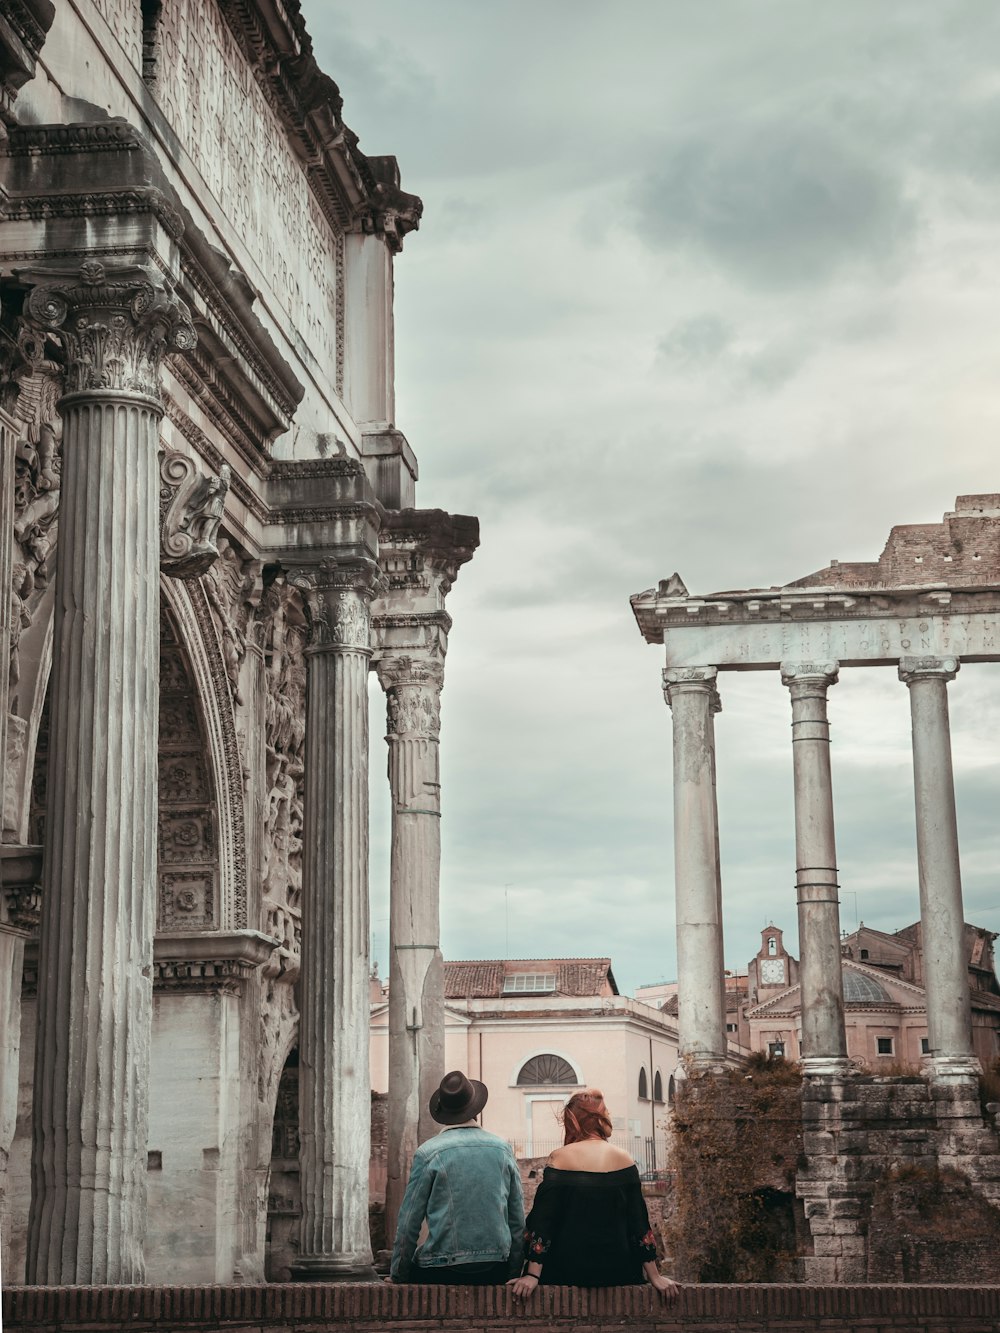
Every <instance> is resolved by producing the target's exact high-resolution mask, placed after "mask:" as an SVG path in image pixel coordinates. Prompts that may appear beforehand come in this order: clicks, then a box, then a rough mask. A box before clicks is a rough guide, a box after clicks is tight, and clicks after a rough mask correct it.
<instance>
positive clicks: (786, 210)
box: [635, 115, 918, 287]
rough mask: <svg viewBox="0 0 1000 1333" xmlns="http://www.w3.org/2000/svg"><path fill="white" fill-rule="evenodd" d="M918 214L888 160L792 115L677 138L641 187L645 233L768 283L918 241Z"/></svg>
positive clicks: (639, 218)
mask: <svg viewBox="0 0 1000 1333" xmlns="http://www.w3.org/2000/svg"><path fill="white" fill-rule="evenodd" d="M917 217H918V213H917V209H916V206H915V204H914V202H913V201H912V200H910V199H908V198H907V197H906V194H905V191H904V188H903V184H902V182H901V181H900V179H899V178H898V176H897V175H896V174H895V173H894V172H893V171H892V170H891V168H890V167H889V166H888V165H887V164H886V163H885V162H884V161H880V160H878V159H875V160H872V159H871V158H869V157H866V156H865V155H863V154H862V153H861V152H859V151H857V150H856V149H855V148H853V147H852V146H851V145H849V144H847V143H844V142H840V141H838V139H837V138H836V136H835V135H834V134H833V133H832V132H831V131H830V130H829V129H827V128H826V127H824V126H822V125H816V124H810V123H809V122H808V121H800V120H793V121H789V120H787V119H786V118H785V116H784V115H782V116H779V117H761V116H756V117H755V116H750V117H747V118H746V119H744V120H742V121H741V122H738V123H733V122H732V121H727V122H726V123H725V124H724V125H723V126H722V127H717V128H716V131H715V133H714V134H709V133H706V132H702V133H701V134H697V133H694V132H692V133H691V134H689V135H688V136H686V137H684V138H679V139H668V140H667V141H666V142H665V143H664V145H663V154H662V158H661V160H660V161H659V163H658V164H657V167H656V169H655V170H654V171H652V172H650V173H649V174H648V175H646V176H645V177H644V178H643V179H642V180H641V182H640V183H639V184H638V186H637V188H636V192H635V226H636V231H637V233H638V235H639V236H640V237H641V238H642V239H643V240H644V241H645V242H647V243H648V244H650V245H652V246H654V247H657V248H661V249H674V248H678V247H679V248H682V249H684V250H686V251H688V252H692V253H695V254H699V255H701V256H702V257H704V258H707V259H708V260H710V261H714V262H716V263H718V264H721V265H723V266H724V267H725V268H726V269H727V270H728V271H729V272H730V273H732V274H734V275H735V276H737V277H738V278H739V279H741V280H742V281H745V282H748V283H750V284H752V285H754V286H763V287H795V286H801V285H809V284H816V283H820V282H823V281H825V280H827V279H829V278H830V277H831V276H832V275H833V274H834V273H835V272H836V271H837V270H838V269H839V268H841V267H842V266H844V265H848V264H850V265H857V264H865V265H873V264H883V265H884V264H885V263H886V261H889V260H891V259H893V258H894V257H895V255H896V253H897V252H898V251H899V250H900V249H901V248H902V247H904V246H905V245H907V244H908V243H909V242H910V241H911V239H912V237H913V235H914V233H915V230H916V224H917Z"/></svg>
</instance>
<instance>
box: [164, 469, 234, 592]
mask: <svg viewBox="0 0 1000 1333" xmlns="http://www.w3.org/2000/svg"><path fill="white" fill-rule="evenodd" d="M160 480H161V486H160V568H161V569H162V570H163V572H164V574H169V575H170V576H171V577H172V578H175V579H193V578H197V577H198V575H199V574H204V573H205V572H206V571H207V570H208V569H209V567H210V566H211V565H212V564H213V563H214V562H215V561H216V560H217V559H218V557H219V548H218V546H217V545H216V538H217V537H218V535H219V524H220V523H221V522H222V515H223V512H224V510H225V506H226V492H227V491H228V490H229V481H230V471H229V465H228V463H223V464H222V466H221V468H220V469H219V475H218V476H213V475H211V474H210V473H209V474H205V473H203V472H200V471H199V470H198V468H197V466H196V465H195V464H194V462H192V460H191V459H190V458H188V457H187V456H186V455H185V454H182V453H178V452H175V451H174V450H167V451H166V452H164V454H163V455H162V457H161V461H160Z"/></svg>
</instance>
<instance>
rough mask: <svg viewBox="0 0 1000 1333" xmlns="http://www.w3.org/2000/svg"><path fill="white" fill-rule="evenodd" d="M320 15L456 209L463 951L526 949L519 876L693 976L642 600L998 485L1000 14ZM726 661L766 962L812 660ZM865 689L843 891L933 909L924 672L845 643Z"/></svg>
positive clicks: (962, 758)
mask: <svg viewBox="0 0 1000 1333" xmlns="http://www.w3.org/2000/svg"><path fill="white" fill-rule="evenodd" d="M303 10H304V12H305V14H306V19H307V22H308V24H309V26H310V30H311V31H312V32H313V35H314V38H315V41H316V49H317V54H318V56H319V58H320V60H321V63H322V64H323V66H324V67H325V68H327V69H328V70H329V72H330V73H331V75H332V76H333V77H334V78H335V79H337V81H338V82H339V83H340V86H341V89H342V91H343V94H344V99H345V107H344V114H345V117H346V119H347V121H348V124H350V125H351V126H352V128H354V129H355V130H356V131H357V132H358V133H359V135H360V136H361V143H362V147H363V148H365V149H366V150H367V151H370V152H394V153H396V154H397V155H398V157H399V161H400V165H401V168H402V172H403V180H404V185H405V187H406V188H408V189H412V190H415V191H416V192H417V193H419V194H421V195H422V197H423V198H424V201H425V205H426V208H425V215H424V221H423V224H422V226H421V229H420V231H419V233H418V234H417V235H414V236H411V237H408V238H407V241H406V246H405V250H404V253H403V254H402V255H401V256H400V257H399V259H398V260H397V261H396V265H395V283H396V366H397V409H398V410H397V421H398V424H399V426H400V427H401V429H403V430H404V431H405V432H406V434H407V436H408V438H409V440H410V442H411V444H412V445H413V447H414V449H415V451H416V452H417V455H418V457H419V459H420V469H421V479H420V482H419V486H418V491H417V502H418V504H421V505H427V506H441V507H443V508H446V509H451V510H453V511H455V512H459V513H476V514H478V515H479V516H480V519H481V526H482V536H483V544H482V547H481V548H480V550H479V551H478V552H477V554H476V557H475V559H474V560H473V561H472V563H471V564H470V565H469V566H468V567H467V568H465V569H463V570H462V573H461V576H460V578H459V580H458V583H457V585H456V587H455V589H454V590H453V592H452V593H451V594H450V595H449V611H450V612H451V614H452V615H453V617H454V628H453V630H452V632H451V635H450V638H449V655H448V665H447V686H446V689H445V694H444V704H443V729H442V772H443V793H442V794H443V803H444V819H443V826H442V835H443V839H444V848H443V851H444V854H443V861H442V895H443V896H442V925H443V930H444V936H445V940H446V948H447V949H448V950H449V951H450V952H452V954H453V955H458V954H468V955H473V956H474V955H479V956H491V955H492V956H495V955H496V954H497V953H500V952H503V951H504V949H505V946H506V934H505V931H506V906H507V902H508V900H509V902H510V905H511V948H512V949H514V948H515V947H516V948H517V950H518V951H520V952H523V951H528V950H530V952H531V953H533V954H537V955H539V956H546V955H550V956H551V955H558V954H560V953H568V952H579V953H584V954H598V955H604V954H605V953H610V954H611V956H612V957H613V959H614V964H615V971H616V976H617V977H618V980H619V982H620V984H622V986H623V987H625V988H628V987H629V986H631V985H634V984H636V983H637V982H639V981H644V980H649V979H651V978H653V977H656V976H662V975H670V974H672V971H673V966H674V964H673V950H674V945H673V908H672V894H673V883H672V880H673V843H672V827H671V764H670V716H669V713H668V711H667V710H666V708H665V707H664V704H663V699H662V695H661V692H660V688H659V670H660V666H661V664H662V661H661V658H662V654H661V653H660V652H658V651H657V650H656V649H655V648H652V647H650V646H649V645H646V644H645V643H644V642H643V641H642V639H641V638H640V636H639V634H638V632H637V630H636V628H635V625H634V622H633V620H632V617H631V613H630V610H629V607H628V596H629V594H630V593H633V592H637V591H639V590H640V589H642V588H647V587H649V586H651V585H653V584H655V583H656V581H657V580H658V579H659V578H661V577H665V576H667V575H669V574H670V573H671V572H672V571H673V570H674V569H678V570H679V571H680V573H681V574H682V576H683V577H684V579H685V581H686V583H687V584H688V586H689V587H690V588H691V589H692V590H693V591H698V592H708V591H711V590H713V589H720V588H734V587H751V586H761V585H763V586H767V585H770V584H773V583H780V582H784V581H786V580H788V579H792V578H796V577H799V576H800V575H802V574H804V573H806V572H808V571H809V570H811V569H818V568H820V567H822V566H824V565H825V564H826V563H827V562H828V561H829V560H830V558H831V557H837V558H840V559H842V560H848V559H874V558H876V557H877V555H878V553H879V551H880V550H881V548H882V545H883V543H884V541H885V538H886V535H887V533H888V530H889V528H890V526H891V525H892V524H893V523H899V522H928V521H937V520H939V519H940V516H941V513H942V512H943V511H944V510H945V509H950V508H951V507H952V501H953V499H954V496H955V495H956V494H958V493H966V492H976V491H992V490H995V489H997V477H996V471H997V468H996V440H997V438H998V434H1000V393H998V390H997V374H996V367H997V364H998V363H1000V323H998V319H997V312H996V292H997V290H1000V222H998V221H997V219H998V217H1000V211H998V209H997V203H998V202H1000V201H998V199H997V187H998V185H1000V179H998V169H1000V150H998V149H997V144H998V143H1000V139H998V136H997V134H996V124H997V116H996V110H997V101H998V99H1000V79H998V76H997V75H996V70H997V68H1000V9H996V10H994V9H992V8H990V7H987V6H983V5H981V4H979V3H968V2H967V0H956V3H954V4H950V3H949V4H948V5H946V6H942V5H940V4H938V3H936V2H935V3H928V2H926V0H912V3H908V4H907V5H905V6H900V5H896V6H892V5H880V6H873V5H871V4H870V3H868V0H864V2H863V3H862V2H861V0H844V3H842V4H838V5H835V6H815V5H813V6H803V5H801V4H798V3H793V2H790V0H766V2H765V3H761V4H759V5H754V6H748V5H746V4H745V3H742V0H739V2H736V3H734V2H732V0H718V4H713V5H711V6H695V5H690V4H686V3H682V2H678V0H630V3H629V5H628V6H627V10H628V18H627V21H626V20H624V19H623V17H622V12H621V7H616V6H608V5H607V4H600V3H570V0H550V3H548V4H546V5H541V6H540V5H538V4H537V2H535V3H531V4H529V3H527V0H505V3H504V4H503V5H502V6H482V5H481V6H471V5H469V4H468V3H467V0H426V2H425V3H423V4H421V5H413V4H412V0H383V2H382V3H380V4H379V5H372V6H367V7H359V6H357V5H352V4H349V3H347V0H322V3H320V0H304V4H303ZM996 670H997V668H992V669H991V668H988V667H983V668H976V669H973V668H966V667H963V669H962V672H961V673H960V674H959V677H958V679H957V680H956V682H955V683H954V684H953V685H952V686H951V687H950V691H949V692H950V698H951V702H952V734H953V748H954V753H955V764H956V782H957V786H958V806H959V821H960V829H961V834H962V840H963V873H964V880H965V890H966V902H967V910H968V915H969V917H970V919H972V920H974V921H976V922H977V923H980V924H983V925H986V926H989V927H990V928H992V929H1000V894H998V893H997V884H996V870H995V867H996V865H997V864H998V861H1000V846H998V840H997V836H996V833H995V810H996V808H997V804H998V802H1000V766H998V765H997V764H996V763H995V762H994V760H993V752H992V749H991V740H990V738H991V737H993V736H995V735H996V734H997V733H998V729H1000V705H998V704H996V703H995V702H994V699H1000V691H998V690H997V689H996V686H995V679H996ZM375 688H376V694H375V696H374V704H373V707H374V708H375V710H376V714H375V716H376V717H377V716H378V713H379V712H380V711H381V710H382V709H384V702H383V700H382V699H381V696H380V694H379V693H378V692H377V686H376V687H375ZM722 694H723V712H722V714H721V715H720V717H719V719H718V721H717V736H718V746H719V766H718V772H719V800H720V812H721V817H722V828H721V843H722V855H723V881H724V897H725V910H726V936H727V941H726V948H727V959H728V962H729V964H730V966H734V965H736V966H742V965H743V964H745V962H746V960H747V959H748V958H749V957H750V956H751V955H752V954H753V953H754V952H755V950H756V948H757V944H758V942H759V930H760V928H761V926H762V925H763V924H764V923H765V922H766V921H767V920H769V919H774V920H775V921H776V922H777V923H778V924H780V925H782V926H783V927H784V928H785V930H786V932H787V938H788V940H789V944H790V947H794V941H795V938H796V930H795V917H796V907H795V891H794V819H793V812H792V789H791V754H790V748H791V747H790V744H789V739H788V737H789V727H788V723H789V716H788V714H789V708H788V698H787V691H785V690H784V689H783V687H782V686H781V685H780V682H779V681H778V680H777V678H776V677H775V676H769V675H761V676H754V675H752V674H750V675H746V676H743V675H736V674H734V675H731V676H727V677H726V678H725V680H724V681H723V682H722ZM831 716H832V718H833V719H834V785H835V795H836V801H837V826H838V828H837V831H838V848H839V856H840V861H841V871H842V880H843V884H844V898H843V919H844V923H845V924H846V925H848V926H853V924H854V916H855V909H856V908H857V911H858V913H859V914H860V916H861V917H862V918H863V919H865V920H866V921H870V922H871V923H872V924H875V925H878V926H880V927H882V928H887V929H890V930H891V929H896V928H897V927H899V926H902V925H905V924H907V923H908V922H909V921H912V920H914V919H915V917H916V912H917V890H916V883H917V880H916V859H915V847H914V827H913V792H912V769H911V761H910V741H909V715H908V701H907V694H906V691H905V689H904V687H903V686H901V685H900V684H899V682H898V681H897V680H895V678H894V675H893V673H892V672H889V671H884V672H865V671H853V672H847V671H845V672H844V673H842V680H841V683H840V684H839V685H838V686H837V688H836V690H834V691H832V692H831ZM372 735H373V749H372V778H373V785H372V792H373V815H372V886H373V928H374V930H375V932H376V936H377V938H379V940H380V943H379V944H378V952H379V957H380V959H381V960H382V961H383V962H384V960H385V957H386V952H385V945H384V935H385V930H386V921H385V918H386V914H387V909H386V906H385V895H386V892H387V882H388V820H389V811H388V802H387V798H386V792H385V788H386V783H385V776H384V774H385V754H384V742H383V741H382V739H381V727H380V725H379V724H378V722H377V721H373V725H372ZM508 885H510V886H511V887H510V888H507V887H506V886H508ZM379 932H381V935H380V934H379Z"/></svg>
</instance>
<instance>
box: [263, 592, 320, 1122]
mask: <svg viewBox="0 0 1000 1333" xmlns="http://www.w3.org/2000/svg"><path fill="white" fill-rule="evenodd" d="M255 635H256V638H257V643H258V646H259V647H260V650H261V652H262V654H263V659H264V685H265V694H264V710H265V716H264V739H265V768H266V773H265V785H266V790H267V799H266V804H265V829H264V846H263V861H262V876H263V922H262V927H261V928H262V929H263V930H264V931H265V933H266V934H268V935H271V936H272V937H274V938H275V939H277V940H279V941H280V943H279V946H278V948H277V949H275V951H274V953H273V954H272V955H271V958H270V960H269V961H268V962H267V963H266V964H265V965H264V970H263V981H264V985H263V988H262V995H261V1025H260V1064H259V1066H258V1069H259V1076H258V1096H259V1099H260V1101H261V1103H262V1105H263V1107H264V1108H265V1112H267V1111H268V1110H269V1108H270V1107H271V1106H272V1105H273V1103H274V1098H275V1096H276V1093H277V1084H278V1078H279V1076H280V1074H281V1069H282V1064H283V1062H284V1060H285V1057H286V1055H287V1053H288V1048H289V1045H290V1044H291V1041H292V1040H293V1036H294V1032H295V1030H296V1028H297V1025H298V1007H297V1005H296V1003H295V991H294V987H293V983H294V981H295V979H296V978H297V976H298V974H299V958H300V952H301V933H302V919H301V911H300V900H301V895H302V814H303V805H304V789H303V777H304V773H305V760H304V750H305V734H306V726H305V722H306V714H305V709H306V656H305V649H306V643H307V638H308V627H307V624H306V616H305V611H304V608H303V605H302V599H301V596H300V594H299V592H298V590H297V589H296V588H294V587H291V586H290V585H289V584H287V583H286V582H285V581H284V580H283V579H278V580H277V581H276V582H274V583H272V584H271V585H270V587H269V588H268V589H267V591H266V592H265V594H264V597H263V599H262V601H261V605H260V608H259V611H258V618H257V623H256V625H255Z"/></svg>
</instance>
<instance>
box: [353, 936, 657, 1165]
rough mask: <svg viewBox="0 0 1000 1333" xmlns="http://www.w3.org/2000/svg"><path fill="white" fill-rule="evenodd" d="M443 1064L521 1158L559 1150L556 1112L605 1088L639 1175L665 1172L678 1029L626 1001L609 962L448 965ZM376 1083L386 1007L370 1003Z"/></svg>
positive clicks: (383, 1077) (381, 1075) (377, 1000)
mask: <svg viewBox="0 0 1000 1333" xmlns="http://www.w3.org/2000/svg"><path fill="white" fill-rule="evenodd" d="M445 1005H446V1030H445V1065H446V1067H447V1068H449V1069H463V1070H465V1071H466V1073H468V1074H469V1075H470V1077H472V1078H478V1079H481V1080H482V1081H483V1082H484V1083H485V1084H486V1085H487V1087H488V1088H489V1090H490V1098H489V1101H488V1103H487V1104H486V1108H485V1110H484V1111H483V1116H482V1123H483V1125H484V1127H485V1128H486V1129H489V1130H492V1131H493V1133H495V1134H499V1135H500V1136H501V1137H502V1138H505V1139H508V1140H509V1141H510V1142H511V1143H512V1144H513V1145H514V1148H515V1151H516V1152H517V1154H518V1155H519V1156H521V1157H537V1156H543V1155H545V1154H547V1153H548V1152H549V1151H551V1149H552V1148H553V1147H555V1146H556V1145H557V1144H559V1143H561V1142H562V1127H561V1125H560V1123H559V1120H558V1118H557V1117H558V1113H559V1111H560V1110H561V1109H562V1107H563V1106H564V1105H565V1103H566V1101H567V1099H568V1098H569V1097H570V1096H572V1094H573V1093H574V1092H576V1091H578V1090H579V1089H580V1088H583V1087H599V1088H600V1089H601V1090H602V1091H603V1093H604V1096H605V1099H606V1101H607V1104H608V1107H609V1109H610V1111H611V1115H612V1118H613V1120H614V1126H615V1138H616V1140H617V1141H618V1142H621V1143H622V1144H623V1146H625V1147H627V1148H628V1150H629V1151H630V1152H631V1153H632V1155H633V1156H634V1157H635V1159H636V1161H637V1162H638V1163H639V1164H640V1168H641V1169H643V1170H648V1169H652V1168H654V1167H656V1166H657V1165H659V1166H662V1165H663V1162H664V1156H665V1147H666V1134H667V1124H666V1121H667V1096H668V1090H669V1086H670V1079H671V1077H672V1076H673V1075H674V1072H675V1070H676V1068H677V1063H678V1057H677V1032H676V1028H675V1026H674V1022H673V1020H672V1019H671V1018H669V1017H668V1016H667V1015H665V1014H662V1013H660V1012H658V1011H657V1010H656V1009H654V1008H651V1007H650V1006H649V1005H647V1004H642V1003H639V1002H638V1001H636V1000H633V999H630V998H629V997H628V996H625V995H620V994H619V992H618V986H617V984H616V982H615V978H614V973H613V972H612V970H611V960H610V959H608V958H548V959H506V960H497V959H494V960H480V961H456V962H447V963H445ZM371 1080H372V1088H373V1089H374V1090H375V1091H376V1092H382V1091H385V1090H386V1088H387V1086H388V1005H387V1003H386V1001H385V999H384V997H383V996H382V995H380V994H378V993H376V995H375V996H373V1005H372V1027H371Z"/></svg>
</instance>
